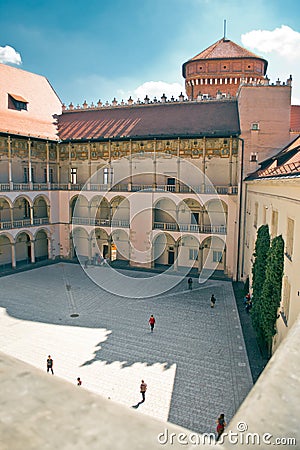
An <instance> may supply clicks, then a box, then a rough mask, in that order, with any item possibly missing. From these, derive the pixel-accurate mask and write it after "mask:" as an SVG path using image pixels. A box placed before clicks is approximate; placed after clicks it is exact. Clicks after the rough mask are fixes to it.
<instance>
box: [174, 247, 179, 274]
mask: <svg viewBox="0 0 300 450" xmlns="http://www.w3.org/2000/svg"><path fill="white" fill-rule="evenodd" d="M173 270H174V271H175V272H177V270H178V242H175V245H174V264H173Z"/></svg>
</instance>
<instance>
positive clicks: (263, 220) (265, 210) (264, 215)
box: [262, 206, 267, 225]
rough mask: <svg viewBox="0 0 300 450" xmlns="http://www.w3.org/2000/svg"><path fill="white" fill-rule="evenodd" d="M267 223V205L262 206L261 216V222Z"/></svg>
mask: <svg viewBox="0 0 300 450" xmlns="http://www.w3.org/2000/svg"><path fill="white" fill-rule="evenodd" d="M266 223H267V207H266V206H264V207H263V217H262V224H263V225H266Z"/></svg>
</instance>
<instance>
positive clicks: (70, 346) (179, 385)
mask: <svg viewBox="0 0 300 450" xmlns="http://www.w3.org/2000/svg"><path fill="white" fill-rule="evenodd" d="M123 274H124V275H126V274H128V271H124V272H123ZM133 275H134V276H135V277H136V278H140V282H141V291H140V292H142V289H143V280H142V279H143V277H144V276H145V275H144V273H143V272H133ZM170 276H171V275H170ZM172 276H174V275H172ZM126 279H127V278H126V276H124V283H126ZM66 286H68V288H66ZM186 288H187V286H186V280H185V279H184V280H182V281H181V282H179V283H178V285H177V286H176V287H173V288H172V289H171V291H170V292H168V293H165V294H162V295H158V296H156V297H151V298H138V299H133V298H125V297H119V296H116V295H113V294H110V293H108V292H106V291H104V290H102V289H100V288H99V287H98V286H97V285H96V284H95V283H93V282H92V281H91V280H90V278H89V277H88V276H86V274H85V272H84V271H83V270H82V269H81V267H80V266H78V265H74V264H67V263H60V264H56V265H51V266H48V267H42V268H38V269H34V270H31V271H27V272H22V273H17V274H14V275H9V276H7V277H2V278H1V286H0V307H1V308H0V341H1V350H2V351H4V352H6V353H8V354H10V355H12V356H15V357H16V358H19V359H21V360H23V361H25V362H28V363H30V364H32V365H34V366H36V367H38V368H40V369H42V370H45V361H46V358H47V355H48V354H50V355H51V356H52V357H53V359H54V371H55V376H57V377H62V378H64V379H66V380H68V381H70V382H72V383H75V382H76V378H77V377H78V376H80V377H81V379H82V381H83V386H82V387H83V388H85V389H89V390H91V391H93V392H96V393H98V394H100V395H103V396H105V397H110V398H111V399H114V400H116V401H118V402H120V403H122V404H125V405H127V406H128V407H131V406H134V405H137V403H138V402H139V401H140V400H141V395H140V393H139V384H140V382H141V379H144V380H145V381H146V383H147V384H148V390H147V394H146V402H145V403H144V404H142V405H140V406H139V407H138V411H140V412H141V413H144V414H149V415H151V416H153V417H157V418H159V419H163V420H169V421H171V422H174V423H176V424H179V425H182V426H184V427H187V428H190V429H192V430H194V431H197V432H213V431H215V421H216V418H217V416H218V415H219V414H220V412H224V413H225V416H226V419H227V421H229V419H230V418H231V417H232V416H233V415H234V413H235V411H236V410H237V408H238V407H239V405H240V403H241V402H242V401H243V399H244V398H245V396H246V395H247V393H248V392H249V390H250V389H251V386H252V378H251V373H250V369H249V363H248V358H247V354H246V350H245V344H244V340H243V334H242V330H241V326H240V321H239V316H238V312H237V307H236V304H235V299H234V295H233V290H232V285H231V283H230V282H226V281H215V280H208V281H207V282H206V283H204V284H203V285H197V282H196V280H195V279H194V286H193V290H192V291H187V289H186ZM212 293H214V295H215V297H216V299H217V302H216V306H215V308H214V309H212V308H210V296H211V294H212ZM71 314H78V315H79V316H78V317H74V318H72V317H70V316H71ZM150 314H154V316H155V318H156V321H157V323H156V326H155V329H154V333H150V330H149V325H148V319H149V316H150ZM241 363H242V365H241ZM244 364H245V365H244ZM49 377H51V375H49Z"/></svg>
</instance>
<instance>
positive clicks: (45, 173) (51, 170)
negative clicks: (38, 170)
mask: <svg viewBox="0 0 300 450" xmlns="http://www.w3.org/2000/svg"><path fill="white" fill-rule="evenodd" d="M53 180H54V177H53V169H52V168H51V167H50V168H49V183H54V181H53ZM44 183H47V169H46V168H44Z"/></svg>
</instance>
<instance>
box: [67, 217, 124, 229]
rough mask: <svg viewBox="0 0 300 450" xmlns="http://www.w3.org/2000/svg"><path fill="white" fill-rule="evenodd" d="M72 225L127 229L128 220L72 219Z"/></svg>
mask: <svg viewBox="0 0 300 450" xmlns="http://www.w3.org/2000/svg"><path fill="white" fill-rule="evenodd" d="M72 224H73V225H87V226H93V227H95V226H98V227H112V228H129V220H125V219H113V220H110V219H97V218H89V217H72Z"/></svg>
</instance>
